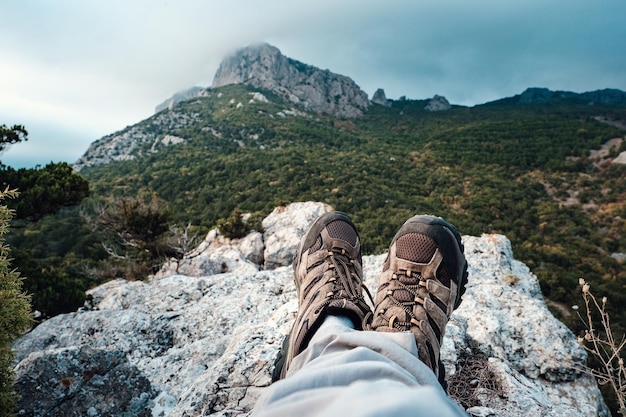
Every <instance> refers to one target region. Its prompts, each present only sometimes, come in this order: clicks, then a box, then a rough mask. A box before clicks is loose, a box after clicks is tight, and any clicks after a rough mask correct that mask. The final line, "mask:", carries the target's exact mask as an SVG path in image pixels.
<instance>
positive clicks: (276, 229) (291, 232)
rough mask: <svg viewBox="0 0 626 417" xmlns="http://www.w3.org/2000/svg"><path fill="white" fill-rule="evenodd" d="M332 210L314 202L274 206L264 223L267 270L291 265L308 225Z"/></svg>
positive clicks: (327, 206) (325, 205)
mask: <svg viewBox="0 0 626 417" xmlns="http://www.w3.org/2000/svg"><path fill="white" fill-rule="evenodd" d="M332 210H333V208H332V207H331V206H329V205H328V204H323V203H313V202H306V203H292V204H289V205H288V206H281V207H277V208H276V209H274V211H273V212H272V213H271V214H270V215H269V216H267V217H266V218H265V219H263V222H262V225H263V229H264V230H265V232H264V233H263V237H264V241H265V253H264V258H265V269H273V268H276V267H278V266H284V265H289V264H290V263H291V262H292V261H293V259H294V256H295V253H296V250H297V249H298V245H299V244H300V238H301V237H302V235H304V233H305V232H306V230H307V228H308V226H309V225H310V224H311V223H312V222H313V221H314V220H315V219H317V218H318V217H319V216H321V215H322V214H324V213H326V212H328V211H332Z"/></svg>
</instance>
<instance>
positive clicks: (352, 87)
mask: <svg viewBox="0 0 626 417" xmlns="http://www.w3.org/2000/svg"><path fill="white" fill-rule="evenodd" d="M229 84H246V85H250V86H252V87H255V88H260V89H264V90H267V91H271V92H272V93H274V94H276V95H278V96H280V97H282V98H283V99H285V100H288V101H290V102H292V103H294V104H299V105H302V106H303V107H304V108H305V109H306V110H309V111H313V112H318V113H324V114H330V115H333V116H336V117H346V118H352V117H358V116H360V115H362V114H363V111H364V110H366V109H367V107H368V105H369V100H368V97H367V94H366V93H365V92H364V91H363V90H361V89H360V88H359V86H358V85H356V83H355V82H354V81H353V80H352V79H350V78H349V77H346V76H344V75H340V74H335V73H333V72H331V71H329V70H321V69H319V68H317V67H314V66H312V65H308V64H304V63H302V62H300V61H297V60H295V59H291V58H288V57H286V56H284V55H283V54H282V53H281V52H280V50H279V49H278V48H276V47H275V46H272V45H269V44H267V43H260V44H254V45H251V46H248V47H246V48H242V49H239V50H237V51H236V52H235V53H233V54H232V55H230V56H228V57H226V58H225V59H224V60H223V61H222V63H221V64H220V66H219V68H218V69H217V72H216V74H215V78H214V79H213V84H212V87H213V88H215V87H221V86H225V85H229Z"/></svg>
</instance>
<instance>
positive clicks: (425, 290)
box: [366, 215, 467, 388]
mask: <svg viewBox="0 0 626 417" xmlns="http://www.w3.org/2000/svg"><path fill="white" fill-rule="evenodd" d="M466 284H467V262H466V261H465V256H464V255H463V244H462V243H461V236H460V234H459V232H458V231H457V230H456V229H455V227H454V226H452V225H451V224H450V223H448V222H446V221H444V220H443V219H442V218H440V217H435V216H426V215H424V216H415V217H413V218H411V219H409V220H407V221H406V222H405V223H404V225H402V227H401V228H400V230H398V232H397V233H396V235H395V236H394V238H393V240H392V241H391V245H390V246H389V253H388V255H387V258H386V260H385V263H384V264H383V272H382V275H381V276H380V281H379V286H378V292H377V293H376V304H375V305H376V307H375V308H374V312H373V317H372V318H371V324H369V328H370V329H371V330H376V331H379V332H401V331H411V332H412V333H413V334H414V336H415V341H416V342H417V348H418V354H419V358H420V360H421V361H422V362H424V363H425V364H426V365H427V366H428V367H429V368H430V369H432V371H433V372H434V373H435V375H436V376H437V378H438V379H439V382H440V383H441V385H442V386H443V387H444V388H446V383H445V369H444V367H443V364H442V363H441V361H440V360H439V350H440V346H441V340H442V339H443V335H444V331H445V327H446V324H447V323H448V320H449V319H450V315H451V314H452V311H453V310H454V309H456V308H457V307H458V306H459V304H461V296H462V295H463V293H464V292H465V285H466ZM366 320H369V318H368V319H366ZM366 326H367V325H366Z"/></svg>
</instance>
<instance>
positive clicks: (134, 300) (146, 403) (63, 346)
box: [13, 203, 607, 417]
mask: <svg viewBox="0 0 626 417" xmlns="http://www.w3.org/2000/svg"><path fill="white" fill-rule="evenodd" d="M329 209H330V208H329V207H328V206H326V205H324V204H319V203H317V204H316V203H297V204H292V205H290V206H288V207H283V208H280V209H277V210H275V212H274V213H272V214H271V215H270V216H268V218H266V219H265V221H264V222H263V223H264V227H265V228H266V229H265V230H266V231H265V241H266V242H269V241H273V243H271V244H270V245H269V246H271V247H273V249H271V250H269V251H268V250H267V249H266V252H265V256H266V259H265V261H266V263H267V257H268V255H269V257H270V258H271V259H273V261H272V262H278V261H279V260H280V262H286V260H287V259H288V258H289V255H285V253H290V254H291V256H292V255H293V250H292V249H289V250H287V249H285V250H282V249H281V244H282V245H283V246H284V247H285V248H286V247H289V248H292V246H293V245H297V242H296V241H297V240H299V236H300V235H301V234H302V233H304V230H305V229H306V228H307V227H308V225H309V223H310V222H311V221H312V220H313V219H314V218H315V217H316V216H317V215H319V214H322V213H323V212H325V211H327V210H329ZM222 239H223V238H220V237H219V236H217V234H216V233H214V232H213V233H212V234H211V238H210V239H209V238H208V237H207V240H205V241H204V242H203V244H202V245H201V247H202V246H203V245H204V247H205V249H206V247H207V246H211V245H213V246H214V248H216V249H217V250H220V249H223V248H226V247H228V248H230V249H233V248H234V247H236V246H238V247H239V248H240V249H239V251H240V253H242V254H243V249H242V247H245V246H246V245H243V244H241V242H239V243H238V244H235V245H234V244H233V242H227V241H226V240H222ZM251 240H257V241H258V237H256V238H251ZM463 241H464V243H465V246H466V256H467V259H468V262H469V265H470V267H469V284H468V288H467V292H466V294H465V296H464V301H463V303H462V304H461V307H460V308H459V309H458V310H457V311H456V312H455V313H454V314H453V316H452V319H451V321H450V323H449V325H448V327H447V329H446V336H445V338H444V343H443V346H442V359H443V361H444V363H445V364H446V367H447V370H448V372H449V374H456V375H461V374H462V373H463V369H461V367H460V366H459V363H460V362H459V361H460V360H462V358H463V357H468V356H481V357H483V358H484V367H485V369H487V370H489V372H491V374H490V375H492V380H490V381H489V382H490V383H497V386H498V389H499V391H498V392H499V394H500V395H498V393H494V392H490V391H488V390H483V391H481V392H482V393H483V394H482V395H479V396H478V398H479V400H480V404H474V406H473V407H472V408H471V409H470V410H469V411H470V412H471V413H472V414H473V415H498V416H512V417H516V416H520V417H521V416H524V417H526V416H554V417H563V416H596V415H607V414H606V409H605V406H604V403H603V401H602V398H601V396H600V392H599V390H598V387H597V385H596V383H595V381H594V380H593V379H592V378H590V377H588V376H585V375H579V374H576V373H574V372H572V371H571V370H570V369H569V367H568V366H567V364H568V360H569V356H568V355H571V357H572V358H573V359H574V360H582V359H583V358H584V354H583V353H582V351H581V350H580V348H578V347H577V345H576V341H575V338H574V335H573V334H572V333H571V332H569V330H567V329H566V328H565V327H564V326H563V325H561V324H560V323H559V322H558V321H557V320H556V319H555V318H554V317H553V316H552V315H551V314H550V312H549V311H548V309H547V308H546V306H545V304H544V303H543V301H542V298H541V294H540V292H539V286H538V284H537V279H536V277H535V276H534V275H533V274H532V273H530V271H529V270H528V268H526V267H525V266H524V265H523V264H521V263H520V262H518V261H515V260H514V259H513V258H512V253H511V246H510V243H509V242H508V240H507V239H506V238H505V237H503V236H498V235H484V236H481V237H470V236H464V238H463ZM220 245H222V246H220ZM252 252H255V251H252ZM242 257H244V255H242ZM384 258H385V255H377V256H365V257H364V258H363V261H364V274H365V282H366V284H367V286H368V287H369V288H370V290H371V291H372V292H374V291H375V289H376V288H377V285H378V283H377V279H378V276H379V273H380V271H381V268H382V264H383V262H384ZM89 295H90V301H88V303H86V306H85V308H84V309H82V310H81V311H79V312H76V313H71V314H64V315H60V316H56V317H53V318H52V319H50V320H48V321H45V322H44V323H42V324H40V325H39V326H38V327H36V328H35V329H33V330H32V331H31V332H30V333H28V334H26V335H24V336H23V337H21V338H20V339H19V340H18V341H16V343H15V344H14V345H13V348H14V349H15V352H16V359H17V361H18V365H17V367H16V372H17V376H18V384H17V387H18V388H19V392H20V394H21V395H22V401H21V402H20V408H21V409H22V410H23V413H24V414H25V415H32V414H34V412H35V411H34V410H42V409H43V408H45V407H48V408H47V409H48V410H52V409H54V408H52V407H59V408H57V410H60V411H59V412H61V413H66V414H67V415H69V413H71V412H73V411H72V410H71V409H66V408H63V407H68V406H67V405H66V404H70V403H68V402H67V401H66V400H67V398H66V396H65V395H66V391H65V390H62V389H41V388H42V387H43V388H47V387H57V385H58V384H59V383H61V382H60V381H66V382H67V381H68V380H67V379H65V378H69V382H71V383H73V384H74V383H75V384H76V387H80V389H76V390H74V391H72V395H73V397H72V398H73V403H71V404H80V407H81V408H80V410H86V411H85V413H87V412H89V413H90V414H89V415H94V416H99V415H102V416H104V415H108V414H107V412H109V411H110V410H113V411H114V412H115V413H117V414H123V413H131V412H134V411H133V410H136V407H138V404H142V405H143V407H144V410H147V411H146V413H149V412H150V411H151V412H152V415H163V416H172V417H174V416H192V415H215V416H234V415H249V414H250V410H251V409H252V407H253V406H254V404H255V401H256V399H257V398H258V396H259V395H260V394H261V393H262V391H263V389H264V388H265V387H267V386H268V385H269V384H270V380H271V372H272V368H273V364H274V361H275V359H276V356H277V354H278V351H279V349H280V346H281V344H282V340H283V337H284V336H285V335H286V334H287V333H288V332H289V330H290V328H291V326H292V323H293V320H294V317H295V314H296V311H297V308H298V302H297V297H296V290H295V286H294V283H293V277H292V269H291V267H290V266H281V267H278V268H276V269H274V270H261V271H257V270H250V271H244V270H237V272H227V273H222V274H217V275H207V276H202V277H190V276H184V275H171V276H166V277H161V278H158V277H155V278H152V279H151V280H149V281H144V282H141V281H135V282H127V281H124V280H116V281H111V282H108V283H106V284H104V285H101V286H99V287H97V288H94V289H93V290H91V291H90V292H89ZM89 352H92V353H89ZM107 352H109V353H107ZM86 357H88V358H89V359H88V360H87V359H85V358H86ZM111 357H113V358H117V359H115V360H112V359H110V358H111ZM58 358H62V359H63V362H62V363H65V364H72V365H71V366H69V365H67V366H66V365H63V366H56V365H55V364H56V363H57V362H55V361H58ZM59 363H61V362H59ZM120 366H121V368H120ZM85 375H89V378H87V377H86V376H85ZM451 376H454V375H451ZM91 381H95V382H98V381H106V383H105V384H103V385H101V390H98V387H99V385H97V384H95V383H92V382H91ZM146 381H148V382H149V383H147V382H146ZM98 383H99V382H98ZM55 384H57V385H55ZM115 384H117V385H119V387H116V385H115ZM108 396H110V397H111V398H115V399H116V401H118V403H117V405H116V408H115V409H107V408H106V407H104V404H101V403H102V402H103V401H104V400H103V398H108ZM133 407H135V408H133ZM107 410H108V411H107ZM43 414H45V413H42V415H43Z"/></svg>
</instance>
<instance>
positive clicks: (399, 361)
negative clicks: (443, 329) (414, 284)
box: [253, 316, 466, 417]
mask: <svg viewBox="0 0 626 417" xmlns="http://www.w3.org/2000/svg"><path fill="white" fill-rule="evenodd" d="M342 413H343V414H342ZM253 415H254V416H259V417H260V416H281V417H283V416H296V417H305V416H320V415H339V416H341V417H348V416H389V415H393V416H394V417H402V416H412V417H415V416H418V417H420V416H466V414H465V413H464V412H463V411H462V410H461V409H460V408H459V407H458V406H457V405H456V404H455V403H454V402H453V401H452V400H450V398H448V396H447V395H446V394H445V392H444V391H443V389H442V388H441V385H439V382H438V381H437V378H436V377H435V375H434V374H433V372H432V371H431V370H430V369H429V368H428V367H427V366H426V365H425V364H424V363H423V362H422V361H420V360H419V359H418V357H417V347H416V344H415V339H414V336H413V334H412V333H410V332H402V333H380V332H371V331H356V330H354V329H353V328H352V322H351V321H350V320H349V319H347V318H344V317H335V316H329V317H328V318H327V319H326V320H325V321H324V323H323V324H322V326H321V327H320V328H319V329H318V331H317V332H316V333H315V335H314V336H313V338H312V339H311V342H310V343H309V346H308V347H307V348H306V349H305V350H304V351H303V352H302V353H301V354H299V355H298V356H296V357H295V358H294V359H293V361H292V362H291V365H290V367H289V372H288V374H287V378H286V379H284V380H281V381H278V382H275V383H274V384H272V385H271V386H270V387H269V388H267V391H266V392H265V393H264V395H263V396H262V398H261V399H259V401H258V402H257V404H256V406H255V410H254V413H253Z"/></svg>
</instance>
